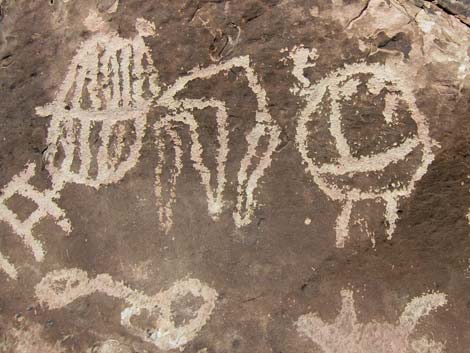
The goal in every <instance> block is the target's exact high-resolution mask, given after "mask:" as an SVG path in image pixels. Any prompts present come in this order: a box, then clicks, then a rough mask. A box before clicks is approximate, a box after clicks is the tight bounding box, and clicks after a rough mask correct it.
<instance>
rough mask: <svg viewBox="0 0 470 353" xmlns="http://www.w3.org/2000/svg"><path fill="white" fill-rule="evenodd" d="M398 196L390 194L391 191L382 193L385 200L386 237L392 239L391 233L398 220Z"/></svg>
mask: <svg viewBox="0 0 470 353" xmlns="http://www.w3.org/2000/svg"><path fill="white" fill-rule="evenodd" d="M397 198H398V196H395V195H392V194H391V193H389V194H386V195H384V198H383V199H384V201H385V218H386V220H387V223H388V225H387V230H386V231H387V239H388V240H390V239H392V235H393V233H394V232H395V228H396V227H397V224H396V223H397V220H398V201H397Z"/></svg>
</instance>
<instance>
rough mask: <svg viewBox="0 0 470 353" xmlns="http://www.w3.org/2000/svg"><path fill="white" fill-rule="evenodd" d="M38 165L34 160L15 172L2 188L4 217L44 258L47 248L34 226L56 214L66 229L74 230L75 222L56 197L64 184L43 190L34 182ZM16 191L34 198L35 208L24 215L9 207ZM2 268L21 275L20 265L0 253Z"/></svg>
mask: <svg viewBox="0 0 470 353" xmlns="http://www.w3.org/2000/svg"><path fill="white" fill-rule="evenodd" d="M35 171H36V165H35V164H34V163H30V164H28V165H27V166H26V168H25V169H24V170H23V171H22V172H21V173H19V174H18V175H16V176H14V177H13V179H12V180H11V181H10V182H9V183H8V184H7V185H6V186H5V187H4V188H3V189H2V190H1V192H0V221H2V222H5V223H6V224H8V225H9V226H10V227H11V229H12V230H13V231H14V232H15V233H16V234H17V235H18V236H20V237H21V239H22V241H23V242H24V244H25V245H26V246H27V247H28V248H29V249H30V250H31V251H32V252H33V255H34V258H35V260H36V261H42V260H43V259H44V255H45V253H46V251H45V250H44V248H43V245H42V243H41V242H40V241H39V240H37V239H36V238H35V237H34V236H33V229H34V227H35V226H36V225H37V224H38V223H39V222H40V221H41V220H42V219H44V218H46V217H52V218H53V219H54V220H55V221H56V222H57V225H58V226H59V227H61V228H62V230H63V231H64V232H66V233H67V234H69V233H70V232H71V228H72V227H71V225H70V222H69V220H68V219H67V218H66V215H65V212H64V211H63V210H62V209H60V208H59V206H57V203H56V202H55V199H56V198H58V196H59V195H58V192H59V190H60V189H61V185H60V184H57V183H52V188H51V189H46V190H44V191H39V190H38V189H37V188H36V187H34V186H33V185H32V184H31V183H30V179H31V178H32V177H33V176H34V173H35ZM16 195H18V196H21V197H24V198H26V199H28V200H30V201H32V202H33V203H34V205H35V207H36V208H35V210H34V211H32V213H31V214H29V215H28V216H27V218H26V219H24V220H23V219H21V218H20V217H19V216H18V214H16V213H15V211H14V210H12V209H11V208H9V207H8V205H7V203H8V200H9V199H11V198H12V197H15V196H16ZM0 269H2V270H3V271H5V273H6V274H7V275H8V276H9V277H10V278H13V279H16V278H17V275H18V273H17V269H16V268H15V266H13V265H12V264H11V263H10V261H8V259H7V257H6V256H4V255H3V254H2V253H0Z"/></svg>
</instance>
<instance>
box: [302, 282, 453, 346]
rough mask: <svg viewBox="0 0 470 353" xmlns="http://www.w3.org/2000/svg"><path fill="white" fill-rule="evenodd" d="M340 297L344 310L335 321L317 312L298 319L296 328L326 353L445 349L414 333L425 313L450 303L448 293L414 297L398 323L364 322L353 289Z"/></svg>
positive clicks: (342, 292)
mask: <svg viewBox="0 0 470 353" xmlns="http://www.w3.org/2000/svg"><path fill="white" fill-rule="evenodd" d="M341 298H342V306H341V311H340V312H339V314H338V316H337V317H336V319H335V320H334V322H332V323H329V322H324V321H323V320H322V319H321V318H320V317H319V316H318V315H317V314H315V313H310V314H306V315H303V316H301V317H300V318H299V320H298V321H297V322H296V326H297V331H298V332H299V333H300V334H301V335H303V336H306V337H308V338H309V339H310V340H312V342H314V343H315V344H316V345H318V346H319V347H320V348H321V349H322V351H323V352H324V353H339V352H341V353H357V352H364V353H366V352H374V353H390V352H410V353H411V352H414V353H442V352H445V350H444V349H445V346H444V344H443V343H441V342H435V341H433V340H432V339H430V338H427V337H418V338H416V337H414V336H413V331H414V330H415V328H416V326H417V325H418V324H419V323H420V322H421V321H422V320H423V319H424V318H425V317H426V316H428V315H430V313H431V312H432V311H434V310H436V309H438V308H439V307H442V306H444V305H446V304H447V299H446V295H445V294H443V293H438V292H436V293H428V294H423V295H422V296H420V297H416V298H414V299H412V300H411V301H410V302H409V303H408V304H407V305H406V307H405V309H404V310H403V312H402V313H401V315H400V317H399V319H398V321H397V322H396V323H388V322H376V321H372V322H368V323H361V322H359V321H358V319H357V315H356V309H355V305H354V297H353V292H352V291H351V290H342V291H341Z"/></svg>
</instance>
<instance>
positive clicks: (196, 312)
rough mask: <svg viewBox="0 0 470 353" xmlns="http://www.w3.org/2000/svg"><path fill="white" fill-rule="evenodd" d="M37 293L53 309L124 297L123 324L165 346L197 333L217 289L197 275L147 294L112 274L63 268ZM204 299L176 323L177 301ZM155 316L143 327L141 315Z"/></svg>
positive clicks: (182, 342)
mask: <svg viewBox="0 0 470 353" xmlns="http://www.w3.org/2000/svg"><path fill="white" fill-rule="evenodd" d="M35 291H36V297H37V298H38V300H39V301H40V302H41V303H42V304H44V305H46V306H47V307H48V308H49V309H59V308H63V307H64V306H66V305H68V304H70V303H72V302H73V301H75V300H77V299H78V298H80V297H84V296H89V295H92V294H93V293H103V294H105V295H108V296H110V297H113V298H117V299H122V300H124V301H125V302H126V303H127V305H128V307H126V308H125V309H124V310H122V311H121V325H122V326H124V327H125V328H127V329H128V330H129V332H130V333H131V334H133V335H135V336H138V337H140V338H141V339H142V340H144V341H147V342H150V343H152V344H154V345H156V346H157V347H158V348H160V349H162V350H170V349H176V348H181V347H183V346H184V345H185V344H187V343H188V342H189V341H191V340H192V339H194V337H196V335H197V333H198V332H199V331H200V330H201V329H202V327H203V326H204V325H205V324H206V322H207V320H208V319H209V317H210V316H211V314H212V311H213V310H214V307H215V302H216V299H217V292H216V291H215V290H214V289H212V288H210V287H208V286H207V285H205V284H203V283H201V282H200V281H199V280H197V279H192V278H190V279H185V280H181V281H177V282H175V283H174V284H173V285H172V286H171V287H170V288H169V289H167V290H165V291H161V292H159V293H157V294H155V295H153V296H147V295H145V294H143V293H141V292H139V291H137V290H134V289H131V288H129V287H127V286H126V285H124V284H123V283H122V282H117V281H114V280H113V279H112V278H111V276H109V275H108V274H100V275H98V276H96V277H95V278H94V279H90V278H89V277H88V275H87V273H86V272H85V271H82V270H79V269H63V270H58V271H53V272H50V273H49V274H47V275H46V276H45V277H44V278H43V279H42V280H41V282H40V283H39V284H38V285H37V286H36V288H35ZM188 295H189V296H191V297H193V298H195V299H201V301H202V304H200V305H198V307H197V308H194V307H193V306H190V307H184V308H181V309H183V311H184V312H189V311H191V315H190V316H191V317H188V318H185V319H184V320H182V323H181V324H180V325H177V324H176V323H175V318H174V312H173V308H174V306H173V304H177V305H180V306H187V303H186V304H185V302H184V298H185V297H186V296H188ZM139 317H145V318H147V319H151V320H152V322H153V324H152V328H147V327H139V325H138V322H137V321H138V318H139Z"/></svg>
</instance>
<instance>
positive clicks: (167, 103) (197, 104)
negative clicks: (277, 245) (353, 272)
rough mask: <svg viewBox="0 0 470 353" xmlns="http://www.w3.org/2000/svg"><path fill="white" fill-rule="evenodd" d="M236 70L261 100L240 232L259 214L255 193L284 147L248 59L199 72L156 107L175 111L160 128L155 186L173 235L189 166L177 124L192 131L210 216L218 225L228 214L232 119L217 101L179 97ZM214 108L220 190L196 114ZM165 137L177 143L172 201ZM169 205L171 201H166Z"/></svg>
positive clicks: (241, 183)
mask: <svg viewBox="0 0 470 353" xmlns="http://www.w3.org/2000/svg"><path fill="white" fill-rule="evenodd" d="M233 68H241V69H243V70H244V73H245V76H246V79H247V81H248V85H249V88H250V89H251V90H252V91H253V93H254V94H255V96H256V100H257V105H258V106H257V111H256V117H255V123H256V124H255V126H254V127H253V129H252V130H251V131H250V132H249V133H248V135H247V136H246V143H247V145H248V146H247V152H246V154H245V155H244V157H243V159H242V161H241V164H240V169H239V171H238V189H237V192H238V196H237V197H238V198H237V205H236V210H235V211H234V213H233V218H234V221H235V225H236V226H238V227H241V226H244V225H246V224H248V223H250V221H251V218H252V216H253V211H254V209H255V207H256V199H255V198H254V192H255V189H256V188H257V187H258V183H259V180H260V178H261V177H262V176H263V175H264V172H265V170H266V169H267V168H268V167H269V166H270V164H271V160H272V155H273V153H274V150H275V148H276V147H277V145H278V144H279V142H280V140H279V135H280V129H279V128H278V127H277V125H275V124H274V122H273V120H272V118H271V115H270V114H269V111H268V108H267V98H266V92H265V91H264V89H263V88H262V87H261V85H260V84H259V82H258V78H257V76H256V74H255V72H254V70H253V69H252V68H251V66H250V59H249V57H248V56H243V57H237V58H234V59H231V60H228V61H226V62H224V63H221V64H216V65H211V66H208V67H205V68H195V69H193V70H192V71H191V73H190V74H189V75H187V76H183V77H180V78H179V79H178V80H177V81H176V82H175V83H174V84H173V85H172V86H171V87H170V88H169V89H168V90H167V91H166V92H164V93H163V94H162V96H161V97H160V98H159V99H158V100H157V101H156V103H157V104H158V105H159V106H163V107H166V108H167V109H169V111H170V114H169V115H167V116H165V117H164V118H163V119H162V120H161V121H159V122H157V123H156V125H155V131H156V138H157V144H158V147H159V163H158V166H157V169H156V175H157V180H156V184H155V193H156V197H157V206H158V208H159V220H160V223H161V224H162V225H163V226H164V228H165V230H166V231H168V230H169V229H170V227H171V225H172V223H173V220H172V204H173V203H174V201H175V196H176V190H175V183H176V179H177V177H178V175H179V174H180V173H181V169H182V166H183V161H182V155H183V151H182V147H181V146H182V141H181V137H180V136H179V135H178V131H177V130H174V128H175V125H176V124H178V123H179V124H184V125H186V126H187V127H188V129H189V134H190V138H191V151H190V155H191V159H192V161H193V162H194V164H193V165H194V168H195V169H196V170H197V172H198V173H199V176H200V177H201V181H202V184H203V186H204V189H205V192H206V195H207V202H208V209H209V214H210V215H211V216H212V217H213V218H214V219H217V217H218V216H219V214H220V213H221V212H222V211H223V206H224V197H223V193H224V190H225V186H226V182H227V177H226V170H225V163H226V161H227V156H228V153H229V147H228V143H229V129H228V114H227V109H226V106H225V103H224V102H223V101H220V100H216V99H213V98H207V99H180V98H178V97H177V94H178V93H179V92H180V91H182V90H183V89H185V88H186V87H187V85H188V84H190V83H191V82H192V81H194V80H198V79H209V78H211V77H213V76H215V75H217V74H218V73H221V72H227V71H228V70H231V69H233ZM206 108H212V109H214V110H215V111H216V117H217V133H218V134H217V144H218V148H217V156H216V161H217V168H216V170H215V173H216V178H214V179H216V186H215V187H212V186H211V174H212V172H211V170H209V168H208V167H207V166H206V164H205V162H204V160H203V146H202V144H201V141H200V137H199V133H198V123H197V120H196V119H195V117H194V114H193V112H194V111H196V110H203V109H206ZM164 135H167V136H168V137H169V138H170V140H171V141H172V148H173V152H174V167H173V169H174V171H173V173H172V174H171V178H170V180H169V181H168V184H169V187H168V189H169V190H168V191H167V192H166V193H167V194H168V196H167V197H164V196H163V191H164V190H163V189H164V186H163V182H162V173H163V170H164V161H165V152H166V151H165V142H164ZM263 139H267V143H266V144H267V145H266V146H265V149H264V150H263V151H264V152H261V153H260V152H259V151H257V149H259V148H260V147H262V144H263V142H262V141H263ZM164 199H166V201H165V200H164Z"/></svg>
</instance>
